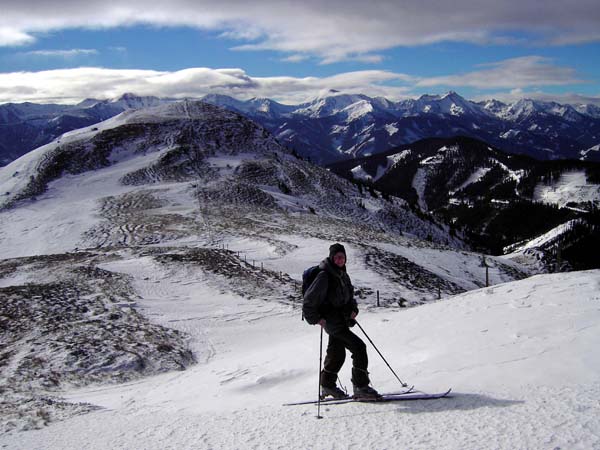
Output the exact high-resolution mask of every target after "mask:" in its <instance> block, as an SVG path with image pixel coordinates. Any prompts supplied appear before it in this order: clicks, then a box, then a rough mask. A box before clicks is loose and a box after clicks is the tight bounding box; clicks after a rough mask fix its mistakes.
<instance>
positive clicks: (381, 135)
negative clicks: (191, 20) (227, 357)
mask: <svg viewBox="0 0 600 450" xmlns="http://www.w3.org/2000/svg"><path fill="white" fill-rule="evenodd" d="M172 101H173V100H169V99H158V98H156V97H137V96H135V95H133V94H125V95H123V96H122V97H120V98H117V99H112V100H104V101H98V100H93V99H88V100H85V101H83V102H81V103H80V104H79V105H75V106H64V105H33V104H31V103H29V104H28V103H25V104H5V105H0V165H4V164H7V163H8V162H10V161H12V160H14V159H15V158H16V157H18V156H20V155H22V154H25V153H27V152H28V151H30V150H32V149H33V148H35V147H38V146H40V145H43V144H46V143H48V142H51V141H52V140H54V139H56V138H57V137H58V136H59V135H60V134H62V133H64V132H67V131H70V130H73V129H76V128H81V127H84V126H88V125H92V124H94V123H97V122H99V121H102V120H105V119H107V118H109V117H113V116H114V115H116V114H119V113H121V112H123V111H125V110H128V109H139V108H143V107H148V106H156V105H159V104H162V103H169V102H172ZM203 101H205V102H207V103H211V104H214V105H217V106H221V107H223V108H226V109H229V110H231V111H235V112H237V113H240V114H242V115H244V116H246V117H248V118H250V119H252V120H255V121H257V122H258V123H260V124H261V125H263V126H264V127H265V128H267V129H268V130H269V131H270V132H272V133H273V134H274V135H275V137H277V139H279V141H280V142H281V143H282V144H283V145H285V146H288V147H289V148H291V149H294V150H295V151H296V152H297V153H298V154H299V155H301V156H303V157H306V158H309V159H310V160H311V161H313V162H316V163H318V164H328V163H332V162H335V161H341V160H344V159H352V158H355V157H360V156H367V155H372V154H376V153H380V152H384V151H386V150H389V149H390V148H394V147H397V146H400V145H403V144H409V143H411V142H415V141H418V140H420V139H424V138H430V137H452V136H458V135H461V136H467V137H473V138H476V139H480V140H482V141H484V142H487V143H488V144H490V145H493V146H494V147H497V148H499V149H502V150H504V151H506V152H509V153H513V154H524V155H528V156H531V157H533V158H536V159H542V160H551V159H581V160H589V161H600V152H599V151H597V150H596V147H597V146H598V145H600V108H598V107H597V106H595V105H574V106H571V105H561V104H558V103H553V102H540V101H534V100H528V99H522V100H519V101H517V102H514V103H511V104H505V103H502V102H499V101H497V100H489V101H485V102H479V103H475V102H471V101H469V100H466V99H464V98H463V97H461V96H460V95H458V94H457V93H456V92H449V93H447V94H445V95H423V96H421V97H420V98H418V99H409V100H403V101H399V102H392V101H390V100H387V99H385V98H382V97H377V98H371V97H368V96H366V95H348V94H343V93H339V92H329V93H328V95H326V96H323V97H319V98H316V99H315V100H313V101H311V102H306V103H302V104H298V105H283V104H281V103H278V102H276V101H273V100H271V99H268V98H253V99H250V100H246V101H241V100H237V99H234V98H232V97H228V96H225V95H216V94H210V95H207V96H205V97H204V98H203Z"/></svg>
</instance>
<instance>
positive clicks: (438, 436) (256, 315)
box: [0, 263, 600, 449]
mask: <svg viewBox="0 0 600 450" xmlns="http://www.w3.org/2000/svg"><path fill="white" fill-rule="evenodd" d="M120 264H121V266H120V267H119V268H120V269H121V271H123V272H127V273H130V274H133V275H134V276H135V277H136V280H138V284H137V287H138V289H139V291H140V292H141V293H143V296H144V300H142V301H141V305H142V307H143V308H145V311H146V314H147V315H149V316H150V317H151V318H153V320H156V321H157V322H160V323H169V324H171V325H172V326H173V327H185V328H186V330H187V331H188V332H189V333H190V335H191V336H192V342H191V344H192V347H193V348H194V349H195V350H196V351H198V352H200V353H199V354H200V355H203V361H201V362H200V363H199V364H198V365H196V366H194V367H192V368H191V369H189V370H187V371H185V372H177V373H168V374H164V375H160V376H156V377H153V378H150V379H146V380H141V381H137V382H135V383H129V384H125V385H117V386H98V387H90V388H86V389H82V390H77V391H72V392H69V393H66V397H67V398H69V399H70V400H73V401H89V402H91V403H94V404H98V405H100V406H102V407H103V408H104V409H102V410H101V411H98V412H94V413H90V414H87V415H83V416H78V417H75V418H73V419H70V420H67V421H65V422H60V423H55V424H51V425H50V426H48V427H47V428H44V429H42V430H38V431H30V432H24V433H10V434H8V435H5V436H2V437H0V445H2V446H4V447H5V448H30V449H76V448H89V449H104V448H122V449H126V448H127V449H129V448H147V449H154V448H156V449H165V448H173V449H175V448H248V449H259V448H282V447H285V448H316V449H331V448H334V449H335V448H340V449H341V448H349V447H361V448H411V449H431V448H443V449H481V448H502V449H513V448H552V449H554V448H569V449H594V448H600V402H599V401H598V398H600V383H599V381H600V357H599V356H598V352H597V348H598V345H599V344H600V333H599V328H600V294H599V292H600V271H587V272H575V273H567V274H555V275H545V276H536V277H533V278H530V279H527V280H523V281H519V282H513V283H506V284H503V285H498V286H495V287H492V288H486V289H480V290H478V291H473V292H469V293H466V294H462V295H460V296H457V297H455V298H453V299H450V300H447V301H442V302H438V303H436V304H430V305H425V306H422V307H418V308H411V309H408V310H406V311H401V312H400V311H392V310H389V309H383V308H382V309H380V310H371V311H369V312H365V313H364V314H363V316H362V318H361V324H363V326H364V328H365V330H366V331H367V332H368V333H369V335H370V336H371V337H372V339H373V341H374V342H375V343H377V345H378V346H379V348H380V349H381V351H382V353H384V354H385V355H386V358H387V359H388V360H389V362H390V364H391V365H392V366H394V368H395V370H396V371H397V372H399V373H401V374H402V376H403V377H404V378H405V379H407V380H408V381H410V382H411V383H416V384H417V388H418V389H422V390H434V389H436V388H439V387H441V386H449V385H452V386H453V387H454V389H453V396H452V397H451V398H447V399H443V400H439V401H436V400H434V401H422V402H420V401H415V402H406V403H402V404H394V403H387V404H364V403H359V404H356V403H351V404H348V405H343V406H342V407H340V406H341V405H340V406H331V407H327V406H326V405H325V406H322V408H321V414H322V415H323V416H324V418H325V419H324V420H316V419H315V414H316V407H315V406H314V405H309V406H298V407H294V408H290V407H284V406H282V405H281V404H282V403H283V402H286V401H289V402H292V401H298V400H303V399H306V398H310V397H312V396H313V395H314V391H315V380H316V368H317V362H318V360H317V357H318V353H317V352H318V343H319V340H318V335H319V333H318V331H317V329H316V327H310V326H308V325H307V324H306V323H305V322H302V321H300V319H299V311H298V310H293V309H292V307H290V306H286V305H281V304H272V303H268V302H263V301H261V300H248V299H242V298H240V297H237V296H235V295H232V294H228V293H219V292H218V290H215V289H214V287H211V286H210V284H209V283H208V282H207V281H206V280H203V279H202V276H201V274H200V273H198V274H196V275H194V273H192V272H188V273H186V274H183V273H179V274H178V273H175V272H170V273H166V272H165V273H162V274H161V273H158V272H156V268H155V267H148V266H144V265H143V264H138V265H134V264H131V265H130V266H129V267H127V264H125V263H120ZM112 268H113V269H114V270H116V269H117V267H116V266H114V267H112ZM151 272H152V273H154V278H152V277H149V276H148V274H149V273H151ZM167 275H169V276H167ZM183 275H185V276H183ZM144 278H148V279H147V280H144ZM184 279H185V281H184ZM186 282H187V283H189V284H187V285H186V284H184V283H186ZM152 286H154V287H152ZM369 354H370V361H371V364H370V371H371V374H372V381H373V384H374V386H375V387H376V388H378V389H380V390H382V391H391V390H394V389H397V388H398V386H397V381H395V379H394V378H393V376H392V375H391V374H390V373H389V371H388V369H387V367H385V365H384V363H383V362H382V361H380V360H378V357H377V355H376V354H375V353H374V351H373V350H372V349H369ZM201 359H202V358H201ZM349 366H350V359H349V360H348V361H347V363H346V365H345V367H344V369H343V370H342V373H341V374H340V377H341V378H342V381H343V382H344V383H348V382H349V378H350V373H349Z"/></svg>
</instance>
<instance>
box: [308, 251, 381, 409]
mask: <svg viewBox="0 0 600 450" xmlns="http://www.w3.org/2000/svg"><path fill="white" fill-rule="evenodd" d="M302 309H303V313H304V317H305V319H306V321H307V322H308V323H309V324H311V325H317V324H319V325H321V327H323V328H324V329H325V331H326V332H327V334H328V335H329V343H328V345H327V355H326V357H325V363H324V368H323V370H322V372H321V379H320V383H321V393H322V396H323V397H326V396H332V397H334V398H345V397H347V396H346V394H345V393H344V392H343V391H342V390H341V389H339V388H338V387H337V385H336V384H337V378H338V372H339V370H340V369H341V368H342V365H343V364H344V360H345V359H346V349H348V350H350V353H351V354H352V385H353V388H354V398H356V399H362V400H375V399H378V398H379V397H380V395H379V394H378V393H377V391H376V390H375V389H373V388H372V387H370V386H369V383H370V380H369V372H368V371H367V367H368V364H369V362H368V357H367V347H366V345H365V343H364V342H363V341H362V340H361V339H360V338H359V337H358V336H357V335H355V334H354V333H353V332H352V331H350V328H349V327H352V326H354V325H355V323H356V322H355V321H354V318H355V317H356V315H357V314H358V307H357V305H356V300H354V287H353V286H352V283H351V281H350V277H349V276H348V273H347V272H346V249H345V248H344V246H343V245H342V244H338V243H336V244H333V245H332V246H331V247H329V256H328V257H327V258H325V259H324V260H323V261H322V262H321V263H320V264H319V272H318V274H317V276H316V278H315V279H314V281H313V282H312V283H311V284H310V286H309V287H308V289H307V290H306V292H305V294H304V302H303V308H302Z"/></svg>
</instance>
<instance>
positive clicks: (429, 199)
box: [330, 137, 600, 268]
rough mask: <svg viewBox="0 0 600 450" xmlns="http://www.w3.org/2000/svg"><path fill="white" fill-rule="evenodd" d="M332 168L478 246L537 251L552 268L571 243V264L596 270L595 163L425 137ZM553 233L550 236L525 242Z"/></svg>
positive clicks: (599, 223) (599, 175)
mask: <svg viewBox="0 0 600 450" xmlns="http://www.w3.org/2000/svg"><path fill="white" fill-rule="evenodd" d="M330 169H331V170H332V171H333V172H334V173H337V174H339V175H341V176H344V177H346V178H348V179H352V180H354V181H362V182H363V183H364V189H376V190H378V191H381V192H384V193H386V194H389V195H394V196H398V197H401V198H403V199H405V200H406V201H408V202H409V203H411V204H414V205H418V206H419V208H420V209H421V210H423V211H427V212H429V213H431V214H433V215H434V216H436V217H437V218H438V219H440V220H442V221H444V222H446V223H447V224H448V225H449V226H451V227H452V228H453V229H455V230H456V231H461V232H462V233H464V234H465V235H466V236H468V237H469V238H470V239H471V242H473V243H474V244H475V245H477V246H478V247H480V248H481V249H485V250H487V251H491V252H493V253H495V254H502V253H505V252H509V251H514V250H515V249H517V248H520V249H521V250H528V251H529V252H532V251H533V249H534V248H535V249H537V250H540V249H542V250H543V252H544V255H545V256H544V257H545V258H546V259H549V258H550V259H552V258H554V261H553V263H556V258H559V256H558V253H560V252H562V253H563V256H564V255H566V254H568V249H569V248H570V247H573V246H575V245H577V246H578V248H579V249H578V250H577V252H576V254H574V255H573V256H572V257H571V263H572V265H573V266H574V267H580V268H590V266H591V267H599V266H600V265H599V264H598V261H596V262H595V263H594V262H593V261H594V260H597V256H596V254H595V253H596V252H595V250H592V249H595V248H596V246H595V244H594V245H591V244H592V243H597V241H598V237H597V236H600V220H599V217H600V214H599V211H600V164H599V163H593V162H586V161H538V160H535V159H532V158H529V157H525V156H518V155H509V154H507V153H505V152H502V151H500V150H498V149H496V148H494V147H491V146H489V145H488V144H486V143H484V142H482V141H479V140H476V139H472V138H466V137H458V138H434V139H425V140H422V141H418V142H414V143H412V144H410V145H404V146H400V147H397V148H395V149H392V150H389V151H387V152H383V153H380V154H377V155H373V156H369V157H363V158H357V159H354V160H348V161H343V162H339V163H335V164H333V165H331V166H330ZM557 227H558V228H557ZM553 229H554V231H553V232H552V239H544V240H543V242H542V241H539V243H538V244H539V245H531V244H526V243H527V242H529V241H532V240H534V239H536V238H537V237H538V236H540V235H543V234H545V233H548V232H550V231H551V230H553ZM586 240H587V241H586ZM584 242H587V243H588V244H589V245H588V246H587V250H586V249H585V248H586V246H585V245H582V244H583V243H584ZM572 252H575V250H573V251H572Z"/></svg>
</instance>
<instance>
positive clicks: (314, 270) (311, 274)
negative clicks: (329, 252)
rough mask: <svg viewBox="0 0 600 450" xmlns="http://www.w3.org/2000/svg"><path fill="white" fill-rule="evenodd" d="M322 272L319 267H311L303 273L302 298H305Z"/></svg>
mask: <svg viewBox="0 0 600 450" xmlns="http://www.w3.org/2000/svg"><path fill="white" fill-rule="evenodd" d="M320 271H321V269H320V268H319V266H311V267H309V268H308V269H306V270H304V272H302V297H304V294H306V291H308V288H309V287H310V285H311V284H313V281H315V278H317V275H318V274H319V272H320Z"/></svg>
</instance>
